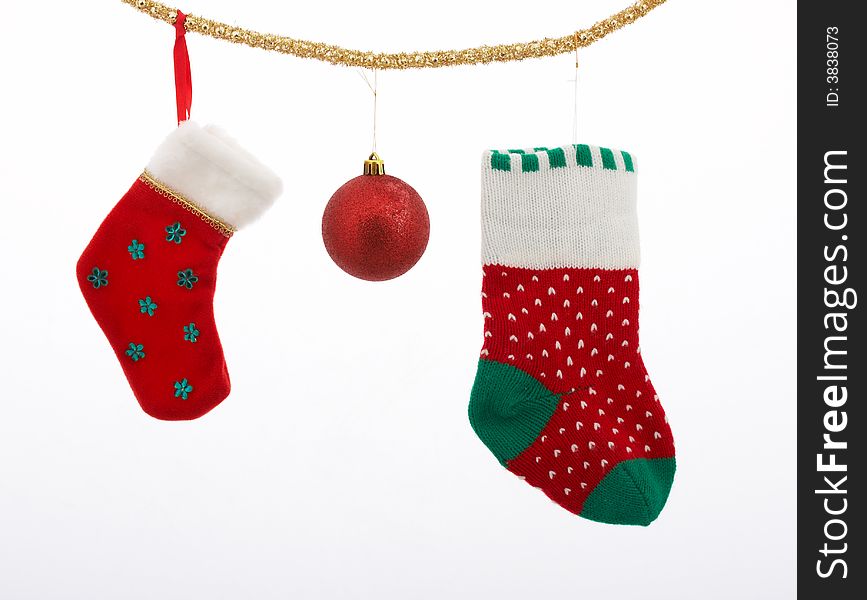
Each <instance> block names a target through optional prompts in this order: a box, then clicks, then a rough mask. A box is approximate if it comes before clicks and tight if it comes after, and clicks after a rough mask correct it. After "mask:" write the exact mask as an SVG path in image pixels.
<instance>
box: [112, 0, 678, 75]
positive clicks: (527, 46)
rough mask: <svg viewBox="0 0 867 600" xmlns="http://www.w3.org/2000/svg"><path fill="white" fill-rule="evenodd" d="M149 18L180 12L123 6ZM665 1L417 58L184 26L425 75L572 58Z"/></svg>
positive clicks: (137, 2)
mask: <svg viewBox="0 0 867 600" xmlns="http://www.w3.org/2000/svg"><path fill="white" fill-rule="evenodd" d="M121 2H123V3H124V4H128V5H130V6H132V7H133V8H136V9H138V10H140V11H141V12H143V13H144V14H146V15H149V16H150V17H152V18H154V19H157V20H159V21H165V22H166V23H169V24H174V22H175V19H176V18H177V14H178V10H177V9H176V8H172V7H170V6H167V5H165V4H163V3H161V2H154V1H153V0H121ZM664 2H665V0H638V1H637V2H635V3H634V4H632V5H631V6H628V7H626V8H624V9H623V10H621V11H620V12H617V13H614V14H613V15H611V16H610V17H608V18H607V19H603V20H601V21H598V22H596V23H594V24H593V25H592V26H590V27H588V28H587V29H579V30H578V31H575V32H574V33H570V34H568V35H564V36H561V37H557V38H544V39H541V40H533V41H530V42H517V43H513V44H497V45H495V46H477V47H475V48H464V49H460V50H425V51H419V52H367V51H364V50H353V49H351V48H343V47H341V46H335V45H334V44H324V43H322V42H312V41H309V40H299V39H295V38H291V37H288V36H282V35H275V34H271V33H259V32H258V31H253V30H251V29H244V28H242V27H235V26H233V25H229V24H228V23H221V22H220V21H214V20H213V19H208V18H205V17H198V16H195V15H186V20H185V21H184V26H185V28H186V30H187V31H192V32H195V33H200V34H202V35H207V36H210V37H212V38H216V39H218V40H225V41H227V42H232V43H235V44H244V45H246V46H250V47H252V48H263V49H265V50H273V51H274V52H280V53H282V54H290V55H292V56H297V57H299V58H312V59H314V60H321V61H323V62H327V63H331V64H333V65H343V66H348V67H365V68H368V69H425V68H436V67H452V66H455V65H478V64H487V63H492V62H509V61H513V60H524V59H526V58H540V57H543V56H557V55H559V54H566V53H568V52H574V51H575V50H577V49H578V48H586V47H587V46H589V45H590V44H592V43H593V42H596V41H598V40H601V39H602V38H604V37H605V36H607V35H608V34H609V33H613V32H615V31H617V30H618V29H620V28H621V27H624V26H625V25H629V24H630V23H634V22H635V21H637V20H638V19H640V18H641V17H643V16H644V15H646V14H647V13H649V12H650V11H651V10H653V9H654V8H656V7H657V6H660V5H661V4H663V3H664Z"/></svg>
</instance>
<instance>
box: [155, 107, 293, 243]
mask: <svg viewBox="0 0 867 600" xmlns="http://www.w3.org/2000/svg"><path fill="white" fill-rule="evenodd" d="M147 171H148V172H149V173H150V174H151V175H152V176H153V177H154V178H155V179H157V180H159V181H160V182H161V183H164V184H165V185H166V186H168V187H169V188H171V189H172V190H173V191H175V192H177V193H178V194H180V195H181V196H183V197H185V198H187V199H189V200H190V201H191V202H193V203H195V204H197V205H198V206H199V207H200V208H201V209H202V210H204V211H205V212H206V213H208V214H209V215H210V216H212V217H214V218H216V219H219V220H220V221H222V222H223V223H226V224H227V225H230V226H232V227H233V228H234V229H239V228H241V227H244V226H245V225H247V224H248V223H250V222H251V221H254V220H255V219H257V218H258V217H259V216H261V215H262V213H264V212H265V211H266V210H267V209H268V207H270V206H271V205H272V204H273V203H274V200H275V199H276V198H277V196H279V195H280V192H281V191H282V188H283V184H282V183H281V181H280V178H279V177H277V175H275V174H274V172H273V171H271V169H269V168H268V167H266V166H265V165H263V164H262V163H260V162H259V161H258V160H256V158H254V157H253V155H252V154H250V153H249V152H247V151H246V150H244V149H243V148H242V147H241V146H240V145H238V143H237V142H236V141H235V140H234V139H233V138H231V137H229V136H228V135H227V134H226V133H225V132H224V131H223V130H221V129H219V128H218V127H215V126H214V125H206V126H204V127H199V126H198V125H197V124H195V123H193V122H191V121H185V122H184V123H182V124H181V125H180V126H179V127H178V128H177V129H175V130H174V131H173V132H172V133H170V134H169V136H168V137H167V138H166V139H165V141H164V142H163V143H162V144H160V146H159V148H157V150H156V152H155V153H154V155H153V158H151V161H150V163H148V166H147Z"/></svg>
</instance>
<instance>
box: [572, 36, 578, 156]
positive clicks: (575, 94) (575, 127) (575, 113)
mask: <svg viewBox="0 0 867 600" xmlns="http://www.w3.org/2000/svg"><path fill="white" fill-rule="evenodd" d="M573 82H574V87H573V89H572V103H573V104H572V143H573V144H577V143H578V46H575V78H574V79H573Z"/></svg>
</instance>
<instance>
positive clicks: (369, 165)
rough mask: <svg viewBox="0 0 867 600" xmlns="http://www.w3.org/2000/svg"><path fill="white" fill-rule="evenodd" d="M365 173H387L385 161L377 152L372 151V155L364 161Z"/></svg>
mask: <svg viewBox="0 0 867 600" xmlns="http://www.w3.org/2000/svg"><path fill="white" fill-rule="evenodd" d="M364 174H365V175H385V163H384V162H383V161H382V159H381V158H379V154H377V153H376V152H371V153H370V157H369V158H368V159H367V160H366V161H364Z"/></svg>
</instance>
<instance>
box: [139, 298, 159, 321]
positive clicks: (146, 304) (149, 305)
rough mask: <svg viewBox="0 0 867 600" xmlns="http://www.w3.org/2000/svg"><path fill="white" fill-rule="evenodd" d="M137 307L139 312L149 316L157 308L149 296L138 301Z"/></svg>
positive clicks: (152, 314)
mask: <svg viewBox="0 0 867 600" xmlns="http://www.w3.org/2000/svg"><path fill="white" fill-rule="evenodd" d="M138 307H139V310H140V311H141V313H142V314H143V315H144V314H146V315H147V316H149V317H152V316H154V311H155V310H156V309H157V303H156V302H154V301H153V300H152V299H151V297H150V296H147V297H146V298H145V299H144V300H139V301H138Z"/></svg>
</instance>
